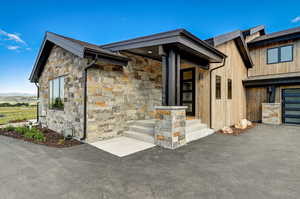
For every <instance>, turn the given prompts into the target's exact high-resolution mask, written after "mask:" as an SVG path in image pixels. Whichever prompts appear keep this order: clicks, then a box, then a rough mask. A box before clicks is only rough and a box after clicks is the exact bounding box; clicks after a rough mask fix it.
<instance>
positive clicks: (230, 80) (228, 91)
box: [227, 78, 232, 100]
mask: <svg viewBox="0 0 300 199" xmlns="http://www.w3.org/2000/svg"><path fill="white" fill-rule="evenodd" d="M229 82H230V87H229ZM229 88H230V90H229ZM229 93H230V95H229ZM227 99H229V100H231V99H232V79H230V78H228V79H227Z"/></svg>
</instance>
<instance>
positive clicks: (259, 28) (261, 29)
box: [242, 25, 266, 39]
mask: <svg viewBox="0 0 300 199" xmlns="http://www.w3.org/2000/svg"><path fill="white" fill-rule="evenodd" d="M257 32H260V33H261V35H265V34H266V32H265V26H264V25H258V26H255V27H252V28H249V29H247V30H243V31H242V33H243V36H244V39H245V38H246V36H249V35H253V34H255V33H257Z"/></svg>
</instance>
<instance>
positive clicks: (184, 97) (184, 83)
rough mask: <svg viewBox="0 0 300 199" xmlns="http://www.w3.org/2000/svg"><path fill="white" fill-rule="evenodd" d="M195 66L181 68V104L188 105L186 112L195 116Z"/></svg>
mask: <svg viewBox="0 0 300 199" xmlns="http://www.w3.org/2000/svg"><path fill="white" fill-rule="evenodd" d="M195 82H196V81H195V68H188V69H181V70H180V104H181V105H182V106H187V107H188V108H187V110H186V114H187V115H188V116H195V109H196V108H195V98H196V85H195Z"/></svg>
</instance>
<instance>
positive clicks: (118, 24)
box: [0, 0, 300, 93]
mask: <svg viewBox="0 0 300 199" xmlns="http://www.w3.org/2000/svg"><path fill="white" fill-rule="evenodd" d="M247 5H249V7H247ZM299 7H300V1H288V0H285V1H276V0H273V1H271V0H270V1H264V0H260V1H255V0H252V1H251V3H249V4H248V3H246V1H230V0H227V1H208V0H207V1H192V0H189V1H177V0H172V1H167V0H165V1H162V0H160V1H155V0H152V1H142V0H138V1H134V0H132V1H129V0H128V1H124V0H122V1H117V0H116V1H100V0H98V1H89V0H85V1H76V0H75V1H71V0H70V1H64V0H60V1H56V0H51V1H47V0H43V1H30V0H27V1H13V0H11V1H3V2H1V7H0V71H1V72H0V93H2V92H26V93H34V92H35V86H34V85H33V84H30V83H29V81H28V76H29V74H30V72H31V69H32V66H33V64H34V61H35V58H36V56H37V53H38V50H39V47H40V44H41V42H42V39H43V36H44V33H45V31H52V32H56V33H59V34H63V35H66V36H69V37H73V38H76V39H79V40H83V41H87V42H91V43H95V44H105V43H110V42H114V41H119V40H124V39H129V38H133V37H137V36H143V35H147V34H152V33H158V32H162V31H167V30H172V29H177V28H185V29H187V30H189V31H190V32H192V33H193V34H195V35H196V36H198V37H199V38H201V39H206V38H208V37H211V36H213V35H218V34H222V33H225V32H230V31H233V30H236V29H247V28H249V27H252V26H256V25H259V24H264V25H265V26H266V30H267V32H273V31H279V30H282V29H287V28H292V27H296V26H300V10H299Z"/></svg>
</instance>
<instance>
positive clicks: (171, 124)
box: [154, 106, 187, 149]
mask: <svg viewBox="0 0 300 199" xmlns="http://www.w3.org/2000/svg"><path fill="white" fill-rule="evenodd" d="M186 108H187V107H186V106H156V107H155V109H156V115H155V118H156V123H155V130H154V142H155V144H156V145H158V146H161V147H164V148H168V149H176V148H178V147H181V146H183V145H185V144H186V134H185V126H186V112H185V109H186Z"/></svg>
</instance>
